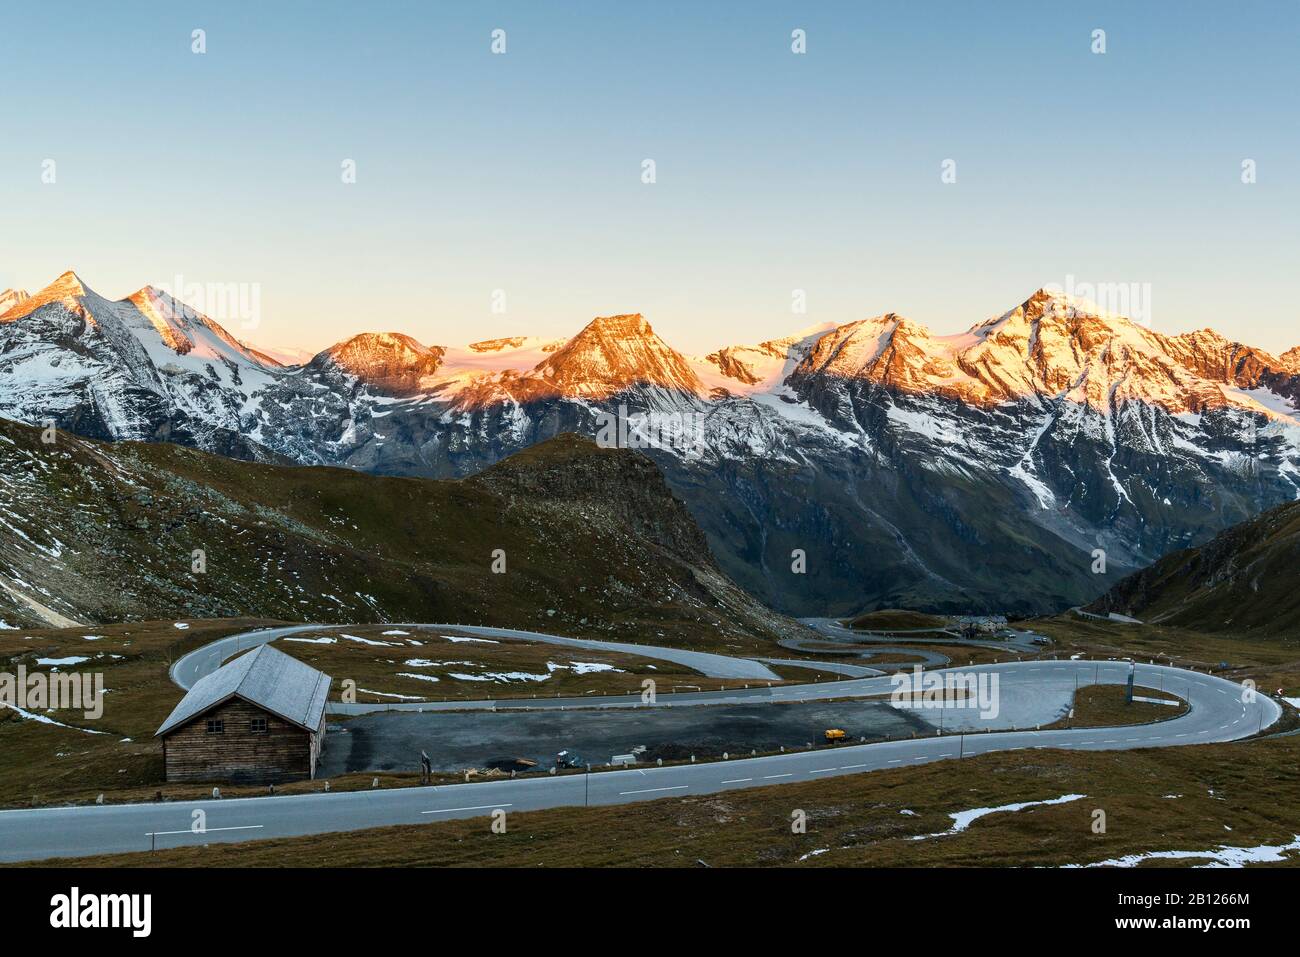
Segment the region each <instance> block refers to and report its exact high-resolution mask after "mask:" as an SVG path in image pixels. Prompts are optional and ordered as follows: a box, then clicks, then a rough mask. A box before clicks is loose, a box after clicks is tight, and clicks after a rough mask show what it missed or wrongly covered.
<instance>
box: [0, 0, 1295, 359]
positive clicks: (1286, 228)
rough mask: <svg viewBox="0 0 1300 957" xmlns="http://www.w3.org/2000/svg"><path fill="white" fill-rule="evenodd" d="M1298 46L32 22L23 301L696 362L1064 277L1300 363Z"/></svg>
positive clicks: (10, 51)
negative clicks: (72, 291)
mask: <svg viewBox="0 0 1300 957" xmlns="http://www.w3.org/2000/svg"><path fill="white" fill-rule="evenodd" d="M20 6H21V9H20ZM196 30H202V31H204V32H203V41H204V45H205V48H204V52H195V49H194V48H195V45H196V41H195V40H194V31H196ZM495 30H501V31H504V41H505V52H504V53H496V52H493V49H492V45H493V31H495ZM795 30H802V31H804V36H805V37H806V52H804V53H796V52H794V51H793V50H792V44H793V43H794V41H793V40H792V31H795ZM1097 30H1104V31H1105V34H1104V42H1105V52H1104V53H1099V52H1094V49H1095V48H1096V46H1097V40H1096V39H1095V38H1094V31H1097ZM1297 50H1300V4H1297V3H1294V2H1291V0H1275V2H1250V0H1246V2H1235V3H1231V4H1225V3H1198V2H1177V3H1175V2H1145V3H1141V4H1133V3H1114V4H1108V3H1091V4H1083V3H1078V4H1043V3H1029V2H1026V3H1018V2H999V3H980V4H973V3H968V2H961V3H938V2H935V3H927V2H899V3H868V2H854V3H848V2H845V3H838V2H825V0H824V2H818V3H816V4H807V3H774V2H757V3H746V4H740V3H722V2H714V0H697V2H694V3H671V2H657V3H653V4H633V3H618V4H612V3H559V2H541V0H526V2H519V3H490V2H463V3H462V2H446V3H438V2H430V0H424V2H419V3H398V2H383V0H377V2H374V3H366V4H361V3H354V2H347V3H330V2H319V3H303V2H292V0H281V2H277V3H274V4H264V3H251V2H242V0H233V2H231V0H226V2H222V3H219V4H218V3H185V2H168V3H165V4H164V3H156V4H155V3H151V2H143V0H137V2H130V3H124V4H104V3H101V2H93V3H92V2H82V3H59V2H48V3H41V4H22V5H18V4H6V5H4V7H3V10H0V137H2V138H3V147H2V148H0V290H2V289H4V288H5V287H6V286H14V287H18V288H26V289H29V290H32V291H35V290H36V289H38V288H40V287H42V286H44V285H46V284H47V283H49V282H50V281H52V280H53V279H54V278H55V277H56V276H58V275H59V274H60V273H62V272H63V271H65V270H67V269H75V270H76V271H77V273H78V274H79V275H80V276H81V278H82V279H83V280H84V281H85V282H86V284H87V285H89V286H91V287H92V288H93V289H95V291H97V292H99V293H100V294H102V295H105V296H108V297H109V298H119V297H122V296H125V295H127V294H129V293H131V292H133V291H135V290H136V289H137V288H139V287H140V286H142V285H145V284H147V283H152V284H154V285H158V286H161V287H163V288H165V289H168V290H172V291H175V292H177V293H179V294H182V295H181V297H182V298H188V299H190V300H191V301H192V300H194V299H199V300H200V301H198V302H192V304H193V305H195V306H196V307H198V308H201V309H204V311H207V312H210V313H211V314H212V315H213V316H214V318H217V319H218V320H219V321H222V322H223V323H224V324H226V325H228V326H229V327H230V329H231V331H232V332H233V333H235V334H236V335H238V336H240V338H243V339H246V340H248V341H251V342H253V343H256V344H258V345H263V346H267V347H276V348H288V347H293V348H299V349H305V350H308V351H312V352H314V351H316V350H318V349H321V348H324V347H326V346H328V345H329V344H331V343H333V342H336V341H338V340H341V339H344V338H346V337H347V336H349V335H352V334H354V333H357V332H362V331H390V330H391V331H398V332H405V333H407V334H409V335H412V336H414V337H415V338H417V339H419V340H420V341H422V342H426V343H431V344H444V345H459V344H464V343H468V342H472V341H476V340H480V339H486V338H493V337H498V336H515V335H525V334H532V335H541V336H546V337H559V336H568V335H572V334H573V333H574V332H576V331H577V330H578V329H580V328H581V327H582V326H583V325H584V324H585V323H586V322H588V321H589V320H590V319H591V318H592V317H594V316H598V315H612V314H617V313H625V312H640V313H642V314H644V315H645V316H646V318H647V319H648V320H649V321H650V322H651V324H652V325H653V326H654V328H655V330H656V331H657V332H658V333H659V334H660V335H661V336H662V337H663V338H665V339H666V340H667V341H668V342H669V343H670V344H672V345H673V346H675V347H676V348H678V349H681V350H682V351H685V352H688V353H695V354H702V353H705V352H708V351H711V350H712V349H714V348H717V347H718V346H721V345H727V344H734V343H749V342H758V341H761V340H764V339H768V338H774V337H779V336H784V335H789V334H791V333H793V332H795V331H798V330H800V329H803V328H806V327H809V326H812V325H817V324H821V323H826V322H832V323H843V322H849V321H853V320H856V319H862V318H866V317H869V316H874V315H879V314H881V313H885V312H898V313H900V314H902V315H906V316H908V317H910V318H912V319H915V320H917V321H919V322H923V323H926V324H927V325H929V326H930V327H931V328H932V329H933V330H935V332H936V333H939V334H947V333H955V332H959V331H961V330H964V329H966V328H967V327H969V326H970V325H972V324H973V323H975V322H977V321H980V320H982V319H985V318H987V317H989V316H992V315H996V314H1000V313H1002V312H1004V311H1006V310H1007V309H1010V308H1013V307H1014V306H1015V305H1016V304H1017V303H1019V302H1021V301H1022V300H1024V299H1025V298H1027V297H1028V296H1029V295H1030V294H1031V293H1032V292H1033V291H1034V290H1035V289H1037V288H1039V287H1041V286H1048V285H1055V286H1060V287H1064V288H1066V289H1067V290H1070V289H1074V290H1083V291H1084V292H1087V291H1089V288H1090V287H1092V288H1094V289H1096V290H1097V292H1098V293H1099V294H1098V295H1096V296H1093V297H1092V298H1097V299H1098V300H1099V301H1101V302H1102V304H1103V305H1109V304H1110V301H1111V300H1112V299H1113V298H1114V297H1116V296H1120V295H1128V296H1130V297H1131V302H1132V303H1137V304H1138V305H1139V306H1140V308H1139V309H1135V310H1134V311H1140V312H1141V313H1142V315H1141V316H1140V317H1139V318H1141V319H1142V321H1145V322H1148V323H1149V324H1150V325H1151V326H1152V327H1153V328H1155V329H1157V330H1159V331H1163V332H1181V331H1186V330H1190V329H1197V328H1203V327H1207V326H1209V327H1213V328H1216V329H1218V330H1219V331H1220V332H1222V333H1224V334H1225V335H1228V336H1229V337H1231V338H1236V339H1240V340H1242V341H1245V342H1248V343H1251V344H1253V345H1256V346H1260V347H1263V348H1265V349H1269V350H1271V351H1274V352H1280V351H1283V350H1285V349H1287V348H1290V347H1292V346H1295V345H1297V344H1300V321H1298V318H1300V317H1298V315H1297V312H1298V310H1297V305H1296V303H1297V297H1296V289H1295V282H1294V278H1295V275H1296V272H1297V263H1298V262H1300V228H1298V227H1297V223H1298V222H1300V216H1298V215H1297V214H1298V213H1300V182H1298V180H1300V122H1297V119H1300V109H1298V107H1300V58H1298V57H1297V56H1296V52H1297ZM646 160H652V161H653V163H654V182H645V181H644V179H645V166H644V163H645V161H646ZM51 161H52V162H51ZM347 161H351V162H352V163H354V164H355V182H345V181H344V180H345V175H344V172H345V171H344V164H345V162H347ZM946 161H952V163H953V164H955V165H951V166H948V167H945V163H946ZM1243 163H1248V164H1249V165H1250V166H1251V167H1252V168H1253V170H1254V177H1253V178H1254V182H1249V183H1247V182H1243ZM946 169H947V170H955V181H952V182H945V181H944V180H945V178H950V179H951V178H952V177H951V176H949V177H945V175H944V174H945V170H946ZM1247 178H1249V177H1247ZM51 179H52V180H53V181H49V180H51ZM186 290H189V291H190V292H191V293H192V294H191V295H190V296H188V297H187V296H185V295H183V293H185V291H186ZM232 291H233V292H232ZM796 291H801V293H799V292H796ZM801 304H802V307H803V311H800V305H801ZM503 307H504V308H503Z"/></svg>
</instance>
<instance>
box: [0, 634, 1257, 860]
mask: <svg viewBox="0 0 1300 957" xmlns="http://www.w3.org/2000/svg"><path fill="white" fill-rule="evenodd" d="M318 627H321V626H295V627H293V628H281V629H270V630H268V631H260V632H253V633H246V634H243V635H235V636H231V637H229V638H224V639H221V640H220V641H218V642H214V643H212V644H210V645H207V646H205V647H204V648H201V649H198V650H197V651H195V652H192V653H191V654H189V655H186V656H185V657H184V658H182V659H181V660H180V661H178V662H177V663H176V665H175V666H174V667H173V669H172V671H173V676H174V677H175V679H176V680H177V683H179V684H181V685H182V686H183V687H185V686H188V685H189V684H192V683H193V682H194V681H195V680H197V679H198V678H199V677H201V676H202V675H203V674H206V673H207V672H208V671H210V670H212V669H213V668H215V667H218V666H219V665H220V663H221V662H222V661H224V660H225V659H226V658H228V657H229V656H230V655H233V654H235V653H237V651H238V650H239V649H240V648H241V645H242V647H249V643H251V642H254V641H256V642H262V641H271V640H274V639H275V638H276V637H281V636H283V635H285V634H291V633H294V632H296V631H303V630H309V629H311V628H318ZM395 627H400V626H395ZM434 627H437V626H434ZM455 627H457V628H459V629H460V630H466V629H464V628H463V626H455ZM483 631H484V632H485V633H492V632H497V633H501V634H502V635H503V636H518V637H528V638H532V639H536V638H538V637H539V636H537V635H534V634H532V633H527V632H512V631H509V630H505V629H484V630H483ZM547 637H548V638H554V636H547ZM573 641H575V640H574V639H557V643H560V644H569V643H571V642H573ZM578 646H579V647H602V645H601V643H584V644H581V645H578ZM629 649H634V650H635V652H636V653H637V654H641V655H644V656H646V657H655V656H658V657H662V658H667V659H668V660H674V661H681V660H682V659H681V658H679V657H677V656H679V655H690V656H698V655H700V654H701V653H697V652H685V651H682V650H680V649H665V648H652V647H649V646H641V645H625V646H623V649H622V650H629ZM669 655H671V656H672V657H669ZM706 657H707V658H710V659H716V658H723V657H724V656H718V655H709V656H706ZM691 660H695V661H697V662H698V661H699V660H700V659H699V658H697V657H693V658H692V659H691ZM728 662H729V663H728ZM684 663H685V662H684ZM708 664H709V667H715V668H732V667H734V668H735V669H736V672H737V674H738V675H747V674H751V673H754V671H753V670H751V668H750V666H751V665H758V663H757V662H748V661H746V660H745V659H724V662H722V663H719V662H717V661H712V662H709V663H708ZM696 666H697V665H692V667H696ZM758 666H759V667H763V666H761V665H758ZM701 670H703V669H701ZM960 670H961V671H962V673H963V674H969V673H975V674H980V673H984V674H987V675H989V676H990V678H991V676H992V675H994V674H996V675H997V676H998V679H999V695H998V698H999V707H998V709H997V711H998V713H997V714H996V715H993V716H984V715H981V714H979V713H978V712H975V713H972V711H971V709H969V708H959V709H945V710H944V711H942V712H939V713H938V714H935V712H933V711H926V710H922V711H920V712H918V713H919V714H920V715H921V716H922V717H923V718H925V719H926V720H927V721H930V722H931V723H932V724H935V725H936V727H937V725H938V723H939V722H940V721H943V720H945V718H946V721H947V728H949V729H953V728H954V727H959V726H967V725H969V726H971V727H993V726H995V725H996V724H997V723H999V722H1000V723H1001V724H1002V725H1003V726H1011V727H1017V728H1026V727H1033V726H1034V724H1036V723H1038V721H1036V720H1035V719H1041V718H1042V716H1043V715H1045V714H1046V715H1049V716H1050V715H1052V714H1055V713H1058V712H1059V709H1060V703H1061V701H1062V700H1066V701H1068V700H1070V696H1071V695H1072V694H1073V690H1074V688H1075V687H1076V685H1077V684H1086V683H1091V682H1093V681H1096V682H1100V683H1103V684H1119V683H1122V682H1124V681H1125V680H1126V678H1127V676H1128V670H1129V664H1128V663H1127V662H1124V661H1102V662H1097V661H1028V662H1014V663H1005V664H999V665H983V666H975V667H973V668H965V669H960ZM1136 672H1137V673H1136V680H1137V682H1138V684H1141V685H1146V686H1157V687H1163V688H1165V690H1167V691H1170V692H1173V693H1175V694H1177V695H1179V696H1180V697H1184V698H1185V699H1187V700H1188V701H1189V702H1190V709H1189V710H1188V711H1187V713H1185V714H1183V715H1181V716H1179V717H1176V718H1171V719H1169V720H1166V721H1162V722H1158V723H1155V724H1146V725H1132V726H1122V727H1106V728H1077V729H1055V730H1015V731H987V732H984V733H979V734H960V735H959V734H943V735H936V736H934V737H926V738H916V739H906V740H895V741H886V742H881V743H876V744H864V745H852V746H845V747H839V748H834V749H826V748H822V749H818V750H814V751H800V752H791V753H786V754H775V755H767V756H764V757H754V758H745V759H741V760H732V761H720V762H715V763H708V764H686V765H674V766H668V767H646V768H631V769H628V770H620V771H606V772H602V773H598V774H589V775H583V774H573V775H556V776H544V777H529V778H521V779H518V780H496V781H485V782H482V783H475V784H456V785H446V786H437V787H417V788H395V789H392V790H382V789H378V790H367V791H355V792H347V793H329V794H326V793H317V794H305V795H283V796H274V797H272V796H267V797H257V798H237V799H224V800H221V799H218V800H204V801H186V802H175V803H160V804H154V803H149V804H127V805H102V806H79V807H59V808H37V809H18V810H8V811H0V861H22V860H39V859H46V858H56V857H70V856H81V855H89V854H110V853H118V852H125V851H143V850H148V849H149V848H150V847H151V846H156V847H158V848H166V847H176V846H192V845H203V844H209V843H213V842H235V841H247V840H254V839H262V838H276V837H294V836H302V835H309V834H323V833H328V832H337V831H352V830H360V829H363V828H372V827H381V826H385V825H394V824H419V823H422V822H428V821H437V820H444V819H447V818H453V817H472V816H480V815H489V814H491V813H492V812H493V811H495V810H498V809H500V810H504V811H506V812H508V813H514V812H516V811H529V810H538V809H541V808H551V807H562V806H573V805H583V804H588V803H589V804H595V805H605V804H625V803H631V802H634V801H648V800H654V799H656V798H661V797H683V796H686V795H698V794H711V793H717V792H720V791H727V790H730V789H733V788H751V787H763V786H765V785H770V784H784V783H791V782H796V781H810V780H817V779H819V778H822V777H838V776H842V775H847V774H857V773H861V772H866V771H873V770H879V769H882V768H890V767H903V766H907V765H913V764H924V763H929V762H932V761H942V760H956V759H959V758H961V757H974V756H976V755H980V754H986V753H989V752H992V751H1016V750H1025V749H1033V748H1069V749H1081V750H1099V751H1100V750H1124V749H1132V748H1145V747H1169V746H1177V745H1183V744H1202V743H1208V742H1222V741H1234V740H1237V739H1240V738H1245V737H1248V736H1250V735H1253V734H1255V733H1257V732H1258V731H1260V730H1262V729H1264V728H1267V727H1270V726H1271V725H1272V724H1273V723H1274V722H1276V721H1277V720H1278V719H1279V718H1280V717H1281V714H1282V709H1281V707H1280V706H1279V705H1278V703H1277V702H1276V701H1274V700H1272V699H1271V698H1269V697H1267V696H1265V695H1262V694H1248V693H1245V692H1244V691H1243V688H1242V687H1241V686H1240V685H1237V684H1234V683H1233V682H1230V681H1227V680H1225V679H1223V678H1218V677H1215V676H1213V675H1207V674H1200V673H1198V672H1192V671H1184V670H1181V669H1178V668H1171V667H1166V666H1163V665H1137V666H1136ZM930 673H931V674H933V673H935V672H930ZM938 673H939V674H943V673H944V672H938ZM892 689H893V681H892V679H891V678H889V677H887V676H881V677H866V678H853V679H849V680H845V681H838V682H833V683H829V684H822V685H798V686H791V685H785V686H780V687H777V688H771V689H768V688H761V689H749V690H748V691H746V690H744V689H742V690H741V691H738V692H730V691H728V692H725V693H724V692H704V693H698V694H690V695H660V696H658V699H657V702H656V704H654V705H641V704H640V702H639V699H637V700H636V701H635V702H632V701H628V699H627V698H615V699H607V700H603V701H602V700H593V699H585V700H584V699H577V700H575V701H573V702H572V703H570V704H568V705H567V706H568V707H605V706H610V704H611V703H612V704H613V705H614V706H619V707H662V706H664V705H665V704H668V705H677V706H680V705H686V704H694V705H706V704H709V703H716V702H717V701H719V700H731V699H734V698H739V699H740V700H744V701H749V702H754V701H755V700H768V701H777V700H782V699H781V698H778V693H779V694H781V695H784V696H789V697H786V698H785V699H784V700H812V699H814V698H825V697H827V696H831V695H834V696H836V697H849V696H859V695H870V694H884V693H888V692H889V691H891V690H892ZM721 695H725V696H726V697H725V698H723V697H720V696H721ZM538 703H540V701H539V702H538ZM503 704H504V703H503ZM457 706H458V707H459V708H462V709H463V708H464V707H465V704H464V703H463V702H461V703H458V705H457ZM425 707H426V708H427V707H429V706H428V705H426V706H425ZM940 714H942V715H944V716H945V718H941V717H939V715H940ZM1042 723H1049V722H1047V721H1044V722H1042ZM199 810H201V811H203V812H204V815H205V817H206V830H205V831H203V832H198V833H196V832H194V831H193V830H192V823H193V820H194V817H195V813H194V812H195V811H199Z"/></svg>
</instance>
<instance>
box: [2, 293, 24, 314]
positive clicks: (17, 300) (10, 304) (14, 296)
mask: <svg viewBox="0 0 1300 957" xmlns="http://www.w3.org/2000/svg"><path fill="white" fill-rule="evenodd" d="M30 298H31V294H30V293H28V292H27V290H25V289H6V290H5V291H4V292H0V318H3V317H4V314H5V313H7V312H8V311H9V310H10V309H12V308H14V307H15V306H17V305H20V304H22V303H24V302H26V301H27V300H28V299H30Z"/></svg>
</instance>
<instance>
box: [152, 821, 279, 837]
mask: <svg viewBox="0 0 1300 957" xmlns="http://www.w3.org/2000/svg"><path fill="white" fill-rule="evenodd" d="M259 827H266V825H265V824H241V825H239V826H238V827H209V828H205V829H204V830H202V831H194V830H191V829H190V828H188V827H187V828H186V829H185V830H183V831H145V834H144V836H145V837H162V836H163V835H165V834H211V833H212V832H213V831H255V830H257V829H258V828H259Z"/></svg>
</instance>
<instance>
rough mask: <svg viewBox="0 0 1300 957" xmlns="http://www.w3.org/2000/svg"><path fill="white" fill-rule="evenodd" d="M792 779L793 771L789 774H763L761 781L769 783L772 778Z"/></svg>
mask: <svg viewBox="0 0 1300 957" xmlns="http://www.w3.org/2000/svg"><path fill="white" fill-rule="evenodd" d="M792 777H794V772H793V771H792V772H790V773H789V774H765V775H763V780H764V781H770V780H772V778H792Z"/></svg>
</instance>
